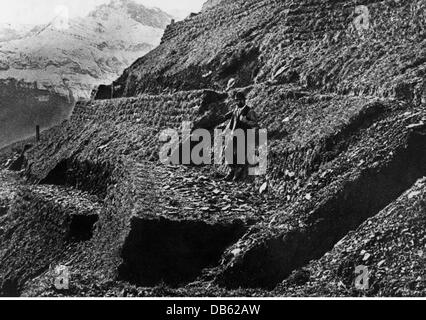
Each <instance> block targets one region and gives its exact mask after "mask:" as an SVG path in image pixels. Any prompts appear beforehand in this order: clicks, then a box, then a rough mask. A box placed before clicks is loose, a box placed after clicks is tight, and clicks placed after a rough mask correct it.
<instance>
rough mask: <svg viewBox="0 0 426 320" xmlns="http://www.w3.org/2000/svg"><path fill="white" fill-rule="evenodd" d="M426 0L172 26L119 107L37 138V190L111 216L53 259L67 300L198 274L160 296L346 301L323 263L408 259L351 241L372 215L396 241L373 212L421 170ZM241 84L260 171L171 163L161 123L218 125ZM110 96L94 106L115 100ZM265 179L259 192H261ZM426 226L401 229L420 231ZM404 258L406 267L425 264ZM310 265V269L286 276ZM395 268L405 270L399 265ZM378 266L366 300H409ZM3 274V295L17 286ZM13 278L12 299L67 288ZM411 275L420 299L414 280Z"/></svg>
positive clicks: (298, 6) (253, 6)
mask: <svg viewBox="0 0 426 320" xmlns="http://www.w3.org/2000/svg"><path fill="white" fill-rule="evenodd" d="M423 4H424V3H423V1H408V0H407V1H393V0H392V1H391V0H388V1H367V2H363V5H365V6H366V7H358V5H359V3H358V2H356V1H331V0H330V1H314V0H306V1H302V0H300V1H272V0H269V1H266V0H265V1H254V0H246V1H223V2H221V3H219V4H217V5H216V6H214V7H212V8H209V9H207V10H205V11H204V12H203V13H201V14H199V15H196V16H192V17H190V18H188V19H186V20H185V21H182V22H179V23H176V24H173V25H171V26H169V27H168V29H167V31H166V33H165V35H164V37H163V41H162V44H161V45H160V46H159V47H158V48H157V49H155V50H153V51H152V52H150V53H149V54H148V55H146V56H144V57H142V58H141V59H139V60H138V61H137V62H136V63H135V64H134V65H132V66H131V67H130V68H129V69H127V70H126V71H125V72H124V74H123V75H122V76H121V77H120V78H119V79H118V80H117V81H115V82H114V84H113V85H114V95H115V96H116V97H119V99H111V100H97V101H92V102H90V103H87V104H79V105H78V106H77V108H76V110H75V113H74V114H73V116H72V118H71V120H70V121H69V122H68V123H66V124H64V125H63V126H60V127H57V128H54V129H52V130H50V131H48V132H46V133H44V134H43V136H42V142H41V143H40V144H38V145H37V146H35V147H34V148H33V149H32V150H30V151H29V152H28V154H27V160H28V162H27V166H26V176H27V177H28V178H29V179H30V181H32V182H35V183H40V184H41V185H56V186H58V185H60V187H61V188H70V189H71V190H75V189H78V190H80V192H84V194H86V193H87V194H89V195H92V196H96V197H97V199H98V201H99V202H100V203H101V205H102V209H101V211H100V213H99V214H98V216H99V220H98V222H97V224H96V225H97V228H96V230H95V231H94V232H93V234H92V237H91V239H89V240H88V239H86V240H84V241H83V243H84V246H85V250H84V252H83V251H78V250H77V251H76V252H77V253H76V257H77V258H75V259H74V258H73V259H68V258H69V257H68V256H67V255H66V254H65V257H64V258H63V259H60V260H57V261H58V262H60V261H62V262H66V261H68V260H71V262H69V264H68V265H69V266H70V267H71V269H72V276H74V277H75V280H74V281H75V282H74V284H73V286H74V287H73V289H72V290H71V291H70V292H67V293H65V294H71V295H78V294H88V295H97V294H105V293H106V292H108V294H113V295H127V294H129V295H141V296H146V295H153V294H154V295H155V294H162V293H161V290H159V291H158V290H154V291H152V290H150V289H146V288H143V287H144V286H145V287H146V286H151V287H152V286H155V285H159V284H166V285H168V286H170V287H173V288H183V287H185V286H186V285H187V284H190V283H192V282H194V281H197V282H195V283H192V284H191V285H188V286H186V287H185V289H182V290H180V289H178V290H167V291H166V292H168V293H169V294H179V295H181V294H190V295H202V294H209V295H210V294H213V295H214V294H231V295H232V294H235V292H232V291H228V290H231V289H235V288H245V289H247V288H262V290H263V291H249V290H247V291H244V292H245V294H263V295H295V294H315V293H316V292H318V294H322V292H324V294H333V293H336V294H338V295H344V294H348V293H347V292H346V293H345V292H342V291H341V290H340V289H339V286H340V284H339V283H340V281H339V274H337V276H336V274H334V273H331V274H327V277H329V279H331V280H330V282H329V286H328V287H327V289H326V290H327V291H316V290H317V289H318V288H319V287H320V286H321V282H320V280H319V279H320V278H321V277H322V274H323V272H324V273H326V270H325V269H321V268H322V264H323V263H324V265H325V266H327V265H328V264H330V265H332V267H333V268H335V266H336V268H338V267H337V265H335V264H334V262H329V260H328V259H329V258H328V257H338V258H337V259H338V261H344V260H345V259H349V260H350V258H349V257H350V256H351V255H354V254H355V255H357V254H358V251H359V250H361V249H363V250H365V251H366V252H368V253H369V254H370V256H371V257H374V259H372V261H375V259H376V258H377V259H378V258H381V257H382V256H381V254H380V252H381V251H380V250H381V249H380V248H383V247H385V246H388V247H389V248H390V249H389V250H388V252H389V257H390V258H391V257H392V256H396V255H397V254H399V253H400V252H401V251H398V250H400V249H398V248H400V247H397V246H393V245H392V241H398V239H395V238H394V237H392V236H390V237H385V238H380V239H381V240H380V241H382V242H381V243H383V244H382V245H380V246H376V247H374V246H373V249H369V248H370V247H369V248H368V250H367V249H365V248H361V246H362V245H358V244H357V245H355V242H356V243H359V241H360V239H361V238H362V239H364V234H365V232H364V231H363V230H364V229H365V225H364V224H363V223H365V222H366V221H368V219H370V218H371V219H372V220H369V221H370V222H366V223H367V224H369V223H373V224H374V225H375V226H377V228H379V229H382V230H386V228H388V227H387V226H386V221H387V220H382V219H381V218H380V217H381V215H383V213H380V212H381V211H382V210H383V209H384V208H386V207H387V206H389V205H390V208H392V206H394V205H395V203H404V200H402V202H401V201H400V200H398V201H397V202H395V201H396V199H398V197H400V196H401V194H403V193H404V192H405V191H406V190H408V189H410V188H411V187H412V186H413V185H414V184H415V182H416V181H417V180H418V179H420V178H422V177H423V176H425V174H426V166H425V163H426V153H425V150H426V135H425V127H426V126H425V121H426V117H425V109H424V97H425V92H424V72H425V67H426V66H425V64H426V60H424V59H423V58H424V50H423V48H424V46H425V44H426V43H425V41H424V32H425V21H426V20H424V19H421V18H422V17H424V14H425V12H424V9H425V8H424V6H423ZM366 10H367V11H366ZM366 12H368V19H367V16H365V14H366ZM362 14H364V20H363V22H362V23H361V22H360V19H359V16H360V15H362ZM367 26H368V28H367ZM230 80H232V81H230ZM232 83H233V85H234V86H235V87H244V88H240V89H239V90H244V91H245V92H246V93H247V94H248V103H249V105H251V106H252V107H253V108H254V109H255V110H256V112H257V113H258V114H259V118H260V124H261V127H263V128H266V129H268V138H269V141H268V143H269V153H268V171H267V174H266V175H265V176H261V177H257V178H255V179H252V180H249V181H244V182H229V183H227V182H224V181H222V180H221V177H223V166H218V167H216V166H205V167H197V166H186V167H185V166H175V167H173V166H171V167H169V166H164V165H162V164H161V163H160V162H159V161H158V151H159V147H160V143H159V134H160V132H161V130H163V129H166V128H174V129H176V128H179V126H180V124H181V123H182V121H185V120H188V121H192V122H194V125H195V127H196V128H200V127H201V128H206V129H209V130H212V129H213V128H215V127H216V126H217V125H218V124H220V122H221V117H222V116H223V114H225V113H226V111H228V110H229V100H228V99H229V98H230V97H232V94H233V91H232V90H231V91H229V92H227V93H225V92H222V91H224V89H225V88H226V87H228V84H229V85H230V86H231V85H232ZM204 88H210V89H211V88H213V89H216V90H217V91H218V92H215V91H208V90H199V89H204ZM103 89H104V90H106V91H107V92H111V90H110V89H111V88H103ZM104 93H105V92H103V91H102V90H100V91H99V92H98V98H107V97H108V98H109V97H110V96H105V95H104ZM265 182H266V183H267V186H268V188H267V191H266V192H265V190H264V188H262V192H259V187H260V186H261V185H262V184H264V183H265ZM416 188H420V186H419V187H415V189H413V190H414V191H415V192H417V189H416ZM419 195H420V193H419ZM85 197H86V196H85ZM401 199H405V198H404V197H403V198H401ZM5 202H6V200H5ZM416 203H417V202H416ZM12 207H13V206H12ZM410 208H411V207H410V204H408V203H407V211H406V212H404V211H403V210H402V209H401V211H400V215H402V218H399V220H398V219H397V218H395V219H393V218H392V221H394V222H395V225H398V224H399V223H401V222H402V219H404V214H406V215H407V217H408V216H409V215H410V213H413V214H414V213H415V212H417V211H412V210H411V209H410ZM384 212H385V214H386V212H388V209H385V211H384ZM378 214H379V215H378ZM389 214H390V213H389ZM376 215H378V216H377V218H374V217H375V216H376ZM417 216H418V217H419V218H418V219H417V218H415V219H408V220H407V221H406V222H407V223H408V224H412V225H413V226H414V225H418V223H421V221H422V220H421V217H420V211H419V214H418V215H417ZM65 226H66V224H65ZM360 226H361V227H360ZM6 228H7V226H6ZM358 228H359V229H358ZM64 230H65V231H66V230H68V229H67V228H66V227H65V229H64ZM353 230H357V231H356V232H355V233H354V234H355V235H357V234H358V235H359V238H357V236H352V235H353V233H351V231H353ZM65 231H64V232H65ZM346 235H347V237H346V238H345V240H344V242H343V248H344V249H345V250H341V249H339V248H341V246H342V244H341V243H339V241H340V240H341V239H342V238H343V237H345V236H346ZM373 237H374V236H373ZM377 239H379V238H377ZM26 241H27V240H25V238H24V239H22V241H21V242H19V243H14V246H13V247H20V246H25V245H26V243H27V242H26ZM378 241H379V240H378ZM406 241H409V242H406ZM352 242H353V244H352ZM401 242H402V243H404V245H405V247H407V248H409V249H410V252H415V251H416V250H417V249H419V250H420V249H421V248H423V242H422V241H414V242H410V240H409V238H401ZM1 243H4V246H5V247H8V246H9V243H10V242H8V240H7V239H3V240H2V242H1ZM337 243H339V244H338V245H337V246H336V248H335V249H333V247H334V246H335V245H336V244H337ZM379 243H380V242H379ZM374 248H376V249H377V255H376V252H375V250H376V249H374ZM401 248H402V247H401ZM59 250H60V249H59ZM330 250H332V251H331V253H330V254H327V252H329V251H330ZM401 250H403V249H401ZM370 251H371V252H370ZM28 254H29V257H31V259H34V260H35V261H39V260H42V261H44V260H43V259H42V257H41V255H40V254H38V253H37V252H32V253H28ZM364 258H365V256H363V259H364ZM406 258H407V263H405V264H403V265H404V267H405V268H411V267H412V268H416V266H415V265H413V266H411V265H410V264H409V262H408V260H409V259H408V255H407V256H406ZM333 259H334V258H333ZM369 259H370V258H368V259H366V260H365V261H368V260H369ZM312 260H314V261H313V262H312V263H310V261H312ZM2 261H5V265H6V266H9V267H8V268H13V269H19V268H17V267H16V265H14V263H18V262H14V260H12V261H10V262H8V261H7V260H2ZM55 261H56V260H55ZM352 262H353V263H352ZM358 262H359V261H358V260H356V261H355V260H354V261H352V260H350V263H348V264H347V265H345V266H346V267H345V268H346V269H345V271H344V275H345V279H344V285H345V286H346V287H349V286H353V284H354V283H355V278H356V275H355V268H356V267H357V266H355V265H354V264H357V263H358ZM44 263H46V262H44ZM304 266H308V267H307V269H308V270H312V272H311V271H309V272H308V271H304V270H305V269H303V270H301V271H298V272H296V273H293V272H294V271H295V270H298V269H300V268H302V267H304ZM388 267H389V268H393V269H392V274H393V275H395V276H396V275H401V276H402V275H403V272H405V271H403V269H402V268H399V266H398V265H396V264H389V266H388ZM22 268H24V267H22ZM324 268H325V267H324ZM352 268H353V269H354V270H353V271H352ZM404 270H405V269H404ZM372 271H373V272H374V275H373V276H372V277H373V278H374V279H380V280H378V281H379V282H380V288H379V289H374V290H372V291H371V292H367V293H369V294H372V295H381V294H390V293H392V294H401V292H403V291H401V290H402V288H403V287H404V286H405V285H406V284H405V283H404V281H399V282H393V283H392V285H391V284H387V282H386V281H385V280H386V278H385V277H383V274H382V273H380V272H376V269H374V268H373V269H372ZM311 274H312V277H311ZM317 274H318V277H317V276H316V275H317ZM415 274H418V275H419V276H420V274H419V273H415ZM1 276H2V279H3V283H6V284H9V283H10V281H9V280H10V279H11V278H13V277H11V276H9V275H8V274H7V273H5V272H2V273H1ZM289 276H291V277H290V278H289V279H288V281H289V282H284V284H283V285H281V282H282V281H283V280H285V279H287V278H288V277H289ZM32 277H35V274H32ZM310 277H311V278H310ZM15 278H18V279H19V281H18V282H16V281H15V282H13V283H19V284H20V285H19V286H18V290H16V291H18V292H24V293H25V294H28V295H31V294H40V293H44V294H49V295H57V294H59V293H58V292H56V291H55V290H52V285H51V283H50V284H49V281H50V280H49V279H50V273H49V272H44V273H43V274H42V276H41V277H38V278H36V279H33V280H32V281H31V282H26V281H25V280H26V279H28V278H31V276H29V275H27V274H26V275H25V276H24V275H21V274H18V275H16V276H15ZM15 278H13V279H15ZM373 278H372V279H373ZM309 279H311V280H309ZM327 279H328V278H327ZM401 279H406V278H403V277H402V278H401ZM407 279H408V278H407ZM7 281H9V282H7ZM409 281H410V286H411V287H412V288H416V287H419V288H420V284H419V282H421V279H418V278H416V279H412V278H410V279H409ZM413 281H414V282H415V283H412V282H413ZM416 281H417V282H416ZM277 285H278V287H277ZM297 285H299V287H297ZM3 286H4V285H3ZM391 286H392V288H391ZM275 287H277V288H276V290H274V291H268V290H272V289H274V288H275ZM295 287H297V288H295ZM118 288H120V289H118ZM123 288H124V289H123ZM209 288H210V289H209ZM211 288H217V290H216V289H215V292H216V293H212V289H211ZM312 288H313V289H312ZM374 288H376V287H374ZM399 289H401V290H399ZM398 290H399V291H398ZM3 292H5V289H4V288H3ZM238 292H241V291H238ZM348 292H350V293H351V294H364V293H366V292H363V291H357V290H355V289H354V290H352V291H348ZM419 292H420V293H421V292H422V291H421V290H420V291H419ZM163 294H164V293H163ZM408 294H416V293H415V292H414V291H409V292H408ZM417 294H418V292H417Z"/></svg>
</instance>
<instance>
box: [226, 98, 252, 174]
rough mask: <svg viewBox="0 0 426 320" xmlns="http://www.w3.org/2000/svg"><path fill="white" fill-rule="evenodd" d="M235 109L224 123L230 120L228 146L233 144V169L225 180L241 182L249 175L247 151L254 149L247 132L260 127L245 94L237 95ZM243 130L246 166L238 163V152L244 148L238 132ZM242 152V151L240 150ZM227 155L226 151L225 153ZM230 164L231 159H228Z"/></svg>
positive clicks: (227, 137) (231, 167) (227, 134)
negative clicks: (249, 148) (240, 142)
mask: <svg viewBox="0 0 426 320" xmlns="http://www.w3.org/2000/svg"><path fill="white" fill-rule="evenodd" d="M235 104H236V106H235V108H234V110H233V111H231V112H229V113H228V114H227V115H226V116H225V119H224V121H227V120H230V121H229V124H228V126H227V127H226V131H225V133H226V140H227V142H226V144H225V145H226V146H227V147H228V146H229V144H231V143H232V146H233V148H232V153H233V155H232V161H230V163H229V167H230V169H231V171H230V173H229V174H228V175H227V176H226V178H225V180H227V181H229V180H234V181H236V180H240V179H245V178H246V177H247V175H248V158H247V151H248V147H251V148H253V147H254V146H249V145H248V141H247V132H248V130H250V129H254V128H257V127H258V118H257V115H256V112H255V111H254V110H253V109H252V108H250V107H249V106H248V105H247V103H246V97H245V95H244V93H242V92H238V93H236V95H235ZM238 130H241V131H242V132H243V133H244V150H245V152H244V164H241V163H240V164H239V163H238V150H239V148H242V146H241V145H239V143H238V142H239V141H238V140H237V137H236V136H237V134H236V133H237V131H238ZM240 151H241V149H240ZM225 154H226V151H225ZM227 160H228V162H229V160H231V159H227Z"/></svg>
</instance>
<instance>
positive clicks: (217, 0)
mask: <svg viewBox="0 0 426 320" xmlns="http://www.w3.org/2000/svg"><path fill="white" fill-rule="evenodd" d="M223 1H224V0H208V1H206V2H205V3H204V4H203V8H202V9H201V11H206V10H208V9H211V8H213V7H215V6H217V5H218V4H219V3H221V2H223Z"/></svg>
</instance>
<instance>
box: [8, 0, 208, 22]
mask: <svg viewBox="0 0 426 320" xmlns="http://www.w3.org/2000/svg"><path fill="white" fill-rule="evenodd" d="M134 1H136V2H138V3H142V4H144V5H146V6H149V7H158V8H160V9H163V10H164V11H166V12H168V13H170V14H172V15H175V16H179V17H181V18H182V17H185V16H186V15H187V14H189V13H190V12H198V11H200V10H201V6H202V5H203V3H204V2H205V1H206V0H134ZM108 2H110V0H0V23H28V24H41V23H46V22H49V21H50V20H51V19H52V18H53V17H54V16H55V10H57V8H58V7H61V6H66V7H67V8H68V11H69V13H70V16H71V17H76V16H84V15H86V14H87V13H88V12H89V11H90V10H92V9H93V8H94V7H95V6H97V5H99V4H102V3H108Z"/></svg>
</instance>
